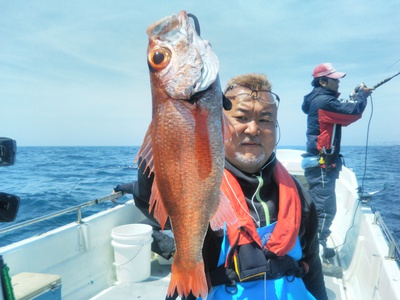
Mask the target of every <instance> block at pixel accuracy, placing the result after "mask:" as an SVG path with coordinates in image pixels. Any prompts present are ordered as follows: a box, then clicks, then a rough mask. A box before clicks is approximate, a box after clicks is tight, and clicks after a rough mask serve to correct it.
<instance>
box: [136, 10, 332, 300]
mask: <svg viewBox="0 0 400 300" xmlns="http://www.w3.org/2000/svg"><path fill="white" fill-rule="evenodd" d="M147 33H148V36H149V46H148V65H149V70H150V79H151V86H152V95H153V120H152V123H151V124H150V127H149V130H148V131H147V134H146V137H145V139H144V142H143V145H142V147H141V149H140V151H139V155H138V158H139V170H138V181H137V183H136V185H135V186H134V193H133V194H134V199H135V204H136V206H137V207H138V208H139V209H141V210H142V211H143V212H144V213H145V214H146V215H147V216H148V218H149V219H152V220H153V221H156V222H157V223H155V224H156V225H154V227H155V228H156V229H164V228H171V229H172V231H173V235H174V240H175V245H176V248H175V249H174V250H176V251H175V252H174V253H173V254H174V256H173V263H172V266H171V281H170V285H169V288H168V291H167V299H176V298H177V297H178V295H179V296H181V297H182V298H183V299H196V298H197V299H237V300H238V299H315V298H316V299H327V295H326V291H325V285H324V279H323V275H322V269H321V262H320V259H319V253H318V251H319V246H318V240H317V228H318V219H317V215H316V210H315V207H314V204H313V202H312V201H311V200H310V198H309V196H308V194H307V193H306V192H304V190H303V188H302V187H301V186H300V184H298V183H297V182H296V181H295V179H293V178H292V176H291V175H290V174H289V173H288V172H287V171H286V169H285V168H284V167H283V166H282V165H281V163H280V162H279V161H278V160H277V159H276V157H275V153H274V148H275V146H276V130H277V129H276V128H277V111H278V105H279V97H278V96H277V95H276V94H274V93H273V92H272V91H271V85H270V83H269V81H268V80H267V78H266V76H265V75H262V74H245V75H242V76H237V77H234V78H232V79H231V80H230V81H229V82H228V85H227V88H226V90H225V93H224V95H223V94H222V91H221V89H220V86H219V79H218V69H219V65H218V59H217V57H216V55H215V54H214V53H213V52H212V50H211V46H210V44H209V43H208V42H207V41H203V40H202V39H201V38H200V36H199V35H198V33H196V31H195V30H194V28H193V26H192V25H191V23H190V22H189V19H188V15H187V14H186V12H184V11H182V12H181V13H179V15H178V16H171V17H166V18H164V19H162V20H160V21H158V22H156V23H154V24H152V25H151V26H150V27H149V28H148V30H147ZM228 99H229V100H228ZM223 107H224V108H225V113H224V112H223ZM224 156H225V158H224Z"/></svg>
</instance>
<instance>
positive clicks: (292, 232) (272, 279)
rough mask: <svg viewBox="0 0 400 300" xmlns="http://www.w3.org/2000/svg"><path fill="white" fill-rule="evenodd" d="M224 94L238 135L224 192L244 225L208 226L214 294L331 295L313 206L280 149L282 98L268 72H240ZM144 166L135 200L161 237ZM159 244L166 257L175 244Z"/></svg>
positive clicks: (229, 150) (228, 152) (229, 151)
mask: <svg viewBox="0 0 400 300" xmlns="http://www.w3.org/2000/svg"><path fill="white" fill-rule="evenodd" d="M225 96H226V98H227V99H229V100H231V103H232V108H231V109H230V107H229V106H230V105H226V101H225V102H224V108H225V113H226V115H227V116H228V118H229V120H230V121H231V123H232V125H233V128H231V131H232V133H233V134H232V136H233V137H232V139H231V140H229V141H226V142H225V156H226V160H225V171H224V176H223V182H222V185H221V190H222V191H223V192H224V193H225V195H226V196H227V197H228V198H229V200H230V202H231V203H232V206H233V208H234V211H235V214H236V215H237V218H238V222H240V224H239V225H240V230H238V224H236V225H230V226H228V227H227V228H225V230H223V231H220V232H214V231H212V230H211V229H210V228H209V230H208V232H207V234H206V237H205V240H204V244H203V258H204V262H205V271H206V274H207V276H208V278H209V282H210V283H211V286H210V287H209V288H210V293H209V297H208V299H215V300H217V299H265V298H266V299H289V298H290V299H293V298H296V299H327V294H326V290H325V283H324V279H323V274H322V267H321V260H320V258H319V244H318V239H317V227H318V219H317V213H316V209H315V206H314V203H313V202H312V200H311V198H310V197H309V195H308V193H307V191H305V190H304V189H303V188H302V186H301V185H300V184H299V183H298V182H297V181H296V180H295V179H294V178H293V177H292V176H290V175H289V173H288V172H287V170H286V169H285V168H284V167H283V166H282V165H281V164H280V162H279V161H278V160H277V158H276V155H275V152H274V149H275V146H276V130H277V112H278V105H279V101H280V100H279V97H278V96H277V95H276V94H274V93H273V92H271V84H270V82H269V81H268V80H267V78H266V76H265V75H263V74H245V75H241V76H236V77H233V78H232V79H231V80H230V81H229V82H228V84H227V88H226V91H225ZM225 100H226V99H225ZM228 109H230V110H228ZM177 138H179V137H177ZM139 165H140V163H139ZM143 165H144V164H142V165H141V167H139V170H138V180H137V182H136V183H135V184H134V187H133V196H134V200H135V204H136V206H137V207H138V208H139V209H140V210H141V211H142V212H143V213H144V214H145V215H146V216H147V218H148V223H150V224H151V225H152V226H153V228H154V232H157V235H162V234H163V233H162V231H160V230H161V226H160V225H159V224H158V222H157V221H156V220H155V219H154V217H153V211H152V212H149V199H150V195H151V188H152V184H153V178H154V177H153V174H150V176H149V170H148V169H147V170H146V171H144V167H143ZM182 201H184V199H182ZM167 223H168V224H167V226H166V228H167V229H169V228H170V225H169V222H167ZM187 238H189V239H190V238H191V237H190V236H188V237H187ZM171 239H172V238H171ZM160 241H161V239H158V240H156V239H155V241H154V242H153V244H157V247H158V248H160V246H161V248H163V249H158V250H159V254H160V253H161V255H162V256H163V257H164V258H168V257H170V256H172V255H173V248H171V247H170V245H171V244H168V243H167V244H163V243H160ZM152 248H153V246H152ZM154 248H156V247H154ZM168 251H170V252H169V253H168ZM166 254H167V255H166ZM177 296H178V295H177V294H176V295H174V297H172V298H168V299H176V298H177ZM186 299H195V297H194V296H192V295H189V296H188V297H187V298H186Z"/></svg>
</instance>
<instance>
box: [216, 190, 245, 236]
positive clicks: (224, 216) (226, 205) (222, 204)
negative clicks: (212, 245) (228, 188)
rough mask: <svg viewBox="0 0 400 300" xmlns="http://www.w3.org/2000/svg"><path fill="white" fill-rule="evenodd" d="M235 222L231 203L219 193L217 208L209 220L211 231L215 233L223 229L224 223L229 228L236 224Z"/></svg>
mask: <svg viewBox="0 0 400 300" xmlns="http://www.w3.org/2000/svg"><path fill="white" fill-rule="evenodd" d="M237 221H238V220H237V217H236V214H235V212H234V210H233V208H232V205H231V202H230V201H229V199H228V197H226V195H225V194H224V193H223V192H222V191H220V197H219V204H218V208H217V210H216V212H215V213H214V215H213V216H212V217H211V219H210V226H211V229H212V230H214V231H217V230H220V229H223V228H224V223H226V225H227V226H230V225H233V224H235V223H237Z"/></svg>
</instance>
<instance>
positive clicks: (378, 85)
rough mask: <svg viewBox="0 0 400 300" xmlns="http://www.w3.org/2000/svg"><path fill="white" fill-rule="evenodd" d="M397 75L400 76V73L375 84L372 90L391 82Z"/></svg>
mask: <svg viewBox="0 0 400 300" xmlns="http://www.w3.org/2000/svg"><path fill="white" fill-rule="evenodd" d="M397 75H400V71H399V72H397V73H396V74H394V75H393V76H391V77H388V78H386V79H384V80H382V81H381V82H379V83H377V84H375V85H374V86H373V87H372V88H373V89H376V88H377V87H380V86H381V85H382V84H384V83H386V82H388V81H389V80H391V79H392V78H394V77H396V76H397Z"/></svg>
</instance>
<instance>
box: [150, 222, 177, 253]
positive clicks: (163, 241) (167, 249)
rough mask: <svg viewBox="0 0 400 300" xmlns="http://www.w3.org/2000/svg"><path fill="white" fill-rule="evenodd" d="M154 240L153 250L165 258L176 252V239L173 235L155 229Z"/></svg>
mask: <svg viewBox="0 0 400 300" xmlns="http://www.w3.org/2000/svg"><path fill="white" fill-rule="evenodd" d="M151 236H152V237H153V242H152V243H151V251H153V252H155V253H157V254H158V255H160V256H162V257H163V258H165V259H170V258H171V257H172V256H173V255H174V253H175V241H174V239H173V238H172V237H170V236H168V235H166V234H164V233H162V232H160V231H158V230H154V229H153V234H152V235H151Z"/></svg>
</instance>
